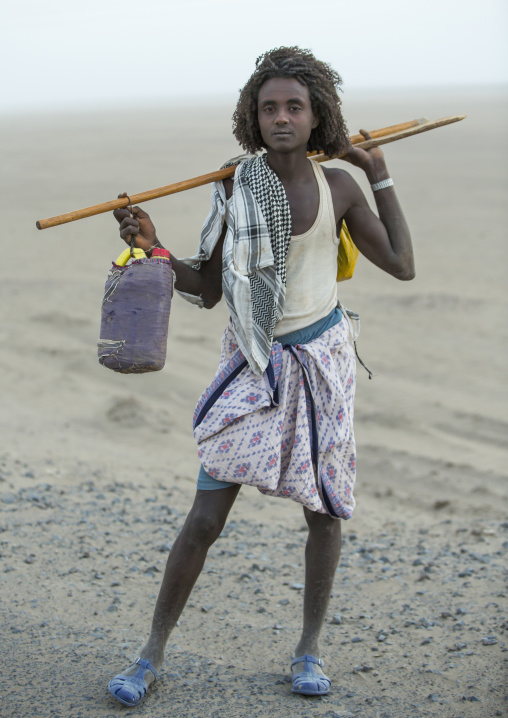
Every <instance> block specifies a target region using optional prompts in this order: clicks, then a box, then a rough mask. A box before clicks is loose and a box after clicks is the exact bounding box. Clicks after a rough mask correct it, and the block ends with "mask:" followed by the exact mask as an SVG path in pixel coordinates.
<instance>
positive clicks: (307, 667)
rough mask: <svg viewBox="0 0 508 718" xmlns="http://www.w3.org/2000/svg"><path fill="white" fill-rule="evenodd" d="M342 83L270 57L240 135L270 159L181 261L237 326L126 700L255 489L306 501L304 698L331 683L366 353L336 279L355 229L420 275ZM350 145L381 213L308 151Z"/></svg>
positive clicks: (142, 233)
mask: <svg viewBox="0 0 508 718" xmlns="http://www.w3.org/2000/svg"><path fill="white" fill-rule="evenodd" d="M340 83H341V79H340V77H339V76H338V75H337V73H336V72H335V71H334V70H332V69H331V68H330V67H329V66H328V65H326V64H325V63H323V62H320V61H318V60H316V58H315V57H314V56H313V55H312V54H311V53H310V52H308V51H305V50H301V49H299V48H295V47H291V48H278V49H276V50H273V51H271V52H268V53H266V54H265V55H263V56H262V57H260V58H259V59H258V61H257V68H256V71H255V72H254V73H253V75H252V77H251V78H250V79H249V81H248V83H247V84H246V85H245V87H244V88H243V90H242V91H241V94H240V99H239V102H238V105H237V108H236V110H235V114H234V116H233V120H234V134H235V136H236V138H237V139H238V141H239V143H240V144H241V145H242V146H243V147H244V149H246V150H248V151H249V152H252V153H255V152H259V151H260V150H263V149H265V150H266V154H263V155H262V156H260V157H256V158H254V159H247V160H245V161H242V162H241V163H240V164H239V166H238V168H237V170H236V173H235V180H234V181H233V180H225V181H224V183H223V185H222V184H221V185H219V186H216V188H215V193H214V206H213V208H212V211H211V213H210V215H209V217H208V218H207V221H206V222H205V227H204V229H203V234H202V240H201V245H200V252H199V254H198V255H197V257H194V258H191V259H189V260H177V259H175V258H173V257H172V266H173V270H174V272H175V277H176V288H177V289H178V291H179V292H181V293H182V294H183V295H184V296H186V297H187V298H190V299H191V300H192V298H194V300H195V301H196V303H200V304H201V306H204V307H207V308H212V307H213V306H214V305H215V304H216V303H217V302H218V301H219V300H220V298H221V296H222V294H223V293H224V295H225V298H226V301H227V303H228V307H229V309H230V312H231V323H230V326H229V327H228V329H227V330H226V333H225V335H224V339H223V352H222V357H221V364H220V366H219V370H218V372H217V375H216V378H215V380H214V382H213V383H212V385H211V387H209V389H208V390H207V391H206V392H205V393H204V394H203V397H202V398H201V400H200V402H199V403H198V408H197V410H196V414H195V417H194V425H195V435H196V439H197V440H198V444H199V455H200V458H201V461H202V468H201V471H200V475H199V478H198V490H197V493H196V497H195V500H194V504H193V506H192V508H191V510H190V513H189V515H188V517H187V520H186V522H185V525H184V527H183V529H182V531H181V533H180V534H179V535H178V537H177V539H176V541H175V543H174V545H173V548H172V550H171V553H170V555H169V558H168V562H167V567H166V571H165V575H164V578H163V581H162V586H161V589H160V593H159V597H158V600H157V604H156V608H155V613H154V617H153V623H152V630H151V634H150V637H149V639H148V642H147V644H146V645H145V647H144V648H143V649H142V651H141V654H140V658H139V659H136V662H135V663H134V664H132V666H130V667H129V668H128V669H127V670H126V671H125V672H124V673H123V674H120V675H118V676H116V677H115V678H114V679H113V680H112V681H111V682H110V684H109V689H110V691H111V693H112V694H113V695H114V696H115V697H116V698H117V699H118V700H119V701H121V702H122V703H124V704H125V705H137V703H139V702H140V700H141V699H142V698H143V697H144V695H145V693H146V691H147V688H148V686H149V685H150V683H151V682H152V681H153V680H154V679H155V678H156V677H157V671H158V670H159V669H160V667H161V666H162V663H163V659H164V648H165V645H166V642H167V639H168V636H169V634H170V632H171V630H172V628H173V627H174V625H175V624H176V622H177V620H178V618H179V616H180V614H181V612H182V610H183V608H184V606H185V603H186V601H187V599H188V597H189V595H190V592H191V590H192V587H193V586H194V583H195V581H196V579H197V578H198V576H199V574H200V572H201V569H202V567H203V565H204V562H205V558H206V554H207V551H208V549H209V547H210V546H211V544H212V543H213V542H214V541H215V540H216V539H217V537H218V536H219V534H220V533H221V531H222V529H223V527H224V524H225V522H226V519H227V516H228V513H229V511H230V509H231V507H232V505H233V503H234V501H235V499H236V497H237V495H238V492H239V489H240V486H241V484H242V483H249V484H252V485H255V486H258V488H259V489H260V490H261V491H263V492H264V493H270V494H273V495H280V496H289V497H291V498H294V499H295V500H296V501H298V502H300V503H302V504H303V505H304V515H305V519H306V522H307V524H308V527H309V536H308V541H307V546H306V553H305V558H306V572H305V594H304V608H303V630H302V634H301V637H300V640H299V642H298V644H297V646H296V649H295V657H296V658H295V659H294V660H293V661H292V664H291V670H292V683H293V691H295V692H297V693H302V694H304V695H323V694H326V693H327V692H328V691H329V689H330V680H329V679H328V678H327V676H326V675H325V674H324V672H323V670H322V668H323V666H324V664H323V662H322V660H321V659H320V651H319V644H318V639H319V633H320V630H321V627H322V625H323V621H324V618H325V614H326V609H327V606H328V601H329V597H330V593H331V589H332V584H333V579H334V575H335V571H336V567H337V563H338V560H339V555H340V546H341V522H340V518H349V517H350V516H351V513H352V509H353V507H354V499H353V496H352V487H353V483H354V471H355V445H354V434H353V426H352V420H353V396H354V385H355V367H354V354H353V350H352V347H351V344H350V342H349V340H348V327H347V321H346V318H345V317H343V316H342V313H341V311H340V309H338V308H337V288H336V277H335V275H336V261H337V249H338V244H339V235H340V231H341V229H342V226H343V222H345V223H346V224H347V227H348V229H349V232H350V234H351V237H352V238H353V240H354V243H355V245H356V246H357V247H358V249H359V250H360V252H361V253H362V254H363V255H364V256H365V257H367V259H369V260H370V261H371V262H373V263H374V264H376V265H377V266H378V267H380V268H381V269H382V270H384V271H386V272H388V273H390V274H392V275H393V276H394V277H396V278H398V279H402V280H409V279H412V278H413V276H414V267H413V254H412V246H411V238H410V234H409V230H408V227H407V224H406V221H405V219H404V216H403V213H402V210H401V208H400V206H399V203H398V200H397V198H396V195H395V191H394V188H393V182H392V180H391V179H390V177H389V173H388V170H387V168H386V164H385V161H384V157H383V153H382V152H381V150H380V149H377V148H376V149H372V150H369V151H364V150H361V149H355V148H352V147H351V145H350V143H349V139H348V135H347V130H346V127H345V124H344V122H343V119H342V115H341V112H340V101H339V98H338V95H337V87H338V86H339V85H340ZM362 134H363V135H364V136H365V137H366V138H368V137H369V135H368V133H367V132H364V131H362ZM345 149H349V152H348V156H347V159H348V161H350V162H351V163H353V164H355V165H356V166H358V167H360V168H361V169H363V170H364V171H365V173H366V175H367V177H368V179H369V182H370V183H371V185H372V189H373V191H374V196H375V198H376V204H377V209H378V213H379V217H377V216H376V215H375V214H374V213H373V212H372V211H371V210H370V208H369V206H368V204H367V201H366V199H365V197H364V196H363V194H362V192H361V191H360V189H359V187H358V185H357V184H356V183H355V181H354V180H353V179H352V178H351V176H350V175H349V174H348V173H347V172H345V171H344V170H341V169H324V170H323V169H322V168H321V167H320V166H319V165H318V164H317V163H315V162H312V161H310V160H309V159H308V158H307V152H308V151H310V150H322V151H324V152H325V153H326V154H328V155H336V154H339V153H340V152H341V151H343V150H345ZM115 216H116V218H117V220H118V221H119V222H120V234H121V236H122V238H123V239H124V240H125V241H129V238H130V237H131V236H133V235H134V236H135V237H136V244H137V246H139V247H141V248H143V249H145V250H146V251H147V252H150V251H153V252H154V253H156V254H161V253H162V254H164V253H165V254H166V255H167V254H168V253H167V250H164V249H163V248H162V245H161V244H160V242H159V240H158V239H157V237H156V233H155V228H154V226H153V224H152V222H151V220H150V218H149V217H148V215H147V214H146V213H145V212H143V211H142V210H140V209H139V208H134V211H133V216H131V215H130V214H129V212H127V210H117V211H116V212H115ZM267 238H268V239H267ZM233 445H234V446H235V449H234V451H233V452H232V453H233V454H234V460H233V459H232V458H231V456H229V455H228V448H229V447H230V446H233Z"/></svg>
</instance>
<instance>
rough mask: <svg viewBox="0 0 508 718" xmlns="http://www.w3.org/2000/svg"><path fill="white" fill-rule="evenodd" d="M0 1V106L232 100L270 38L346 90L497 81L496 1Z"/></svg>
mask: <svg viewBox="0 0 508 718" xmlns="http://www.w3.org/2000/svg"><path fill="white" fill-rule="evenodd" d="M0 2H1V3H2V42H1V44H0V67H2V71H3V72H2V75H3V77H2V93H1V99H0V110H8V111H10V110H16V109H35V108H37V107H39V108H41V109H47V108H50V107H52V106H53V107H56V108H61V107H66V106H76V105H78V106H80V105H82V106H90V105H100V104H103V103H104V102H108V103H115V104H118V102H119V101H120V100H121V98H122V97H123V98H124V99H125V102H126V106H128V108H129V109H132V107H133V106H135V104H136V103H137V102H142V101H143V100H144V99H149V100H150V101H151V100H155V101H164V100H165V98H168V99H169V98H174V97H182V96H185V97H189V96H191V97H196V98H199V97H200V96H204V95H214V96H217V97H218V96H220V95H222V96H226V95H229V96H232V95H233V96H236V93H237V90H238V89H239V88H240V87H241V86H242V85H243V84H244V82H245V81H246V80H247V78H248V77H249V75H250V74H251V72H252V71H253V69H254V61H255V59H256V57H257V56H258V55H260V54H261V53H262V52H264V51H265V50H268V49H270V48H273V47H277V46H280V45H300V46H301V47H305V48H310V49H312V50H313V51H314V53H315V54H316V55H317V56H318V57H319V58H320V59H323V60H325V61H327V62H330V63H331V64H332V65H333V66H334V67H335V69H337V70H338V71H339V72H340V73H341V74H342V76H343V78H344V83H345V87H346V88H347V89H350V88H366V87H397V86H399V87H400V86H407V85H413V86H415V85H416V86H422V85H427V86H442V85H449V84H461V85H470V86H471V89H472V92H474V88H475V87H476V86H478V85H479V84H485V83H508V49H507V48H508V42H507V40H508V2H507V0H480V2H476V1H475V2H473V0H423V1H418V2H409V1H408V0H376V1H375V2H374V0H363V2H358V1H353V0H349V1H348V2H345V1H344V0H334V1H333V2H329V1H328V0H305V2H303V0H291V1H290V2H286V1H285V0H256V1H254V2H246V1H243V0H186V2H179V1H177V0H144V2H141V1H140V0H136V1H135V0H86V2H85V1H84V0H45V2H40V0H0ZM127 98H128V99H127Z"/></svg>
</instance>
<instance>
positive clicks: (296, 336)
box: [274, 307, 342, 347]
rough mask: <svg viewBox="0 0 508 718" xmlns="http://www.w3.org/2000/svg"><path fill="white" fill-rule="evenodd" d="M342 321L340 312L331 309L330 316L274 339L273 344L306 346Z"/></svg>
mask: <svg viewBox="0 0 508 718" xmlns="http://www.w3.org/2000/svg"><path fill="white" fill-rule="evenodd" d="M341 319H342V312H341V311H340V309H339V308H338V307H335V309H332V311H331V312H330V314H327V315H326V317H323V319H318V320H317V322H314V324H309V326H308V327H304V328H303V329H297V330H296V331H294V332H289V334H282V336H280V337H276V338H275V339H274V341H275V342H279V344H282V346H288V345H289V346H292V347H294V346H295V345H296V344H308V343H309V342H311V341H313V340H314V339H317V338H318V337H320V336H321V334H323V332H326V330H327V329H330V328H331V327H334V326H335V325H336V324H338V323H339V322H340V320H341Z"/></svg>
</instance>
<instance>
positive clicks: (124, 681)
mask: <svg viewBox="0 0 508 718" xmlns="http://www.w3.org/2000/svg"><path fill="white" fill-rule="evenodd" d="M135 663H137V664H138V665H139V668H138V670H137V671H136V673H135V674H134V675H133V676H125V675H124V674H123V673H120V674H119V675H118V676H115V677H114V678H112V679H111V680H110V682H109V683H108V688H109V692H110V693H111V695H112V696H113V697H114V698H116V699H117V701H120V703H123V704H124V706H137V705H138V704H139V703H141V701H142V700H143V698H144V697H145V695H146V692H147V690H148V683H147V682H146V681H145V675H146V672H147V671H150V673H153V675H154V677H155V679H157V678H158V677H159V674H158V673H157V671H156V670H155V668H154V667H153V666H152V664H151V663H150V661H147V660H145V659H144V658H136V659H135V661H134V663H133V664H132V665H134V664H135Z"/></svg>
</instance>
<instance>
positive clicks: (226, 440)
mask: <svg viewBox="0 0 508 718" xmlns="http://www.w3.org/2000/svg"><path fill="white" fill-rule="evenodd" d="M355 384H356V359H355V354H354V349H353V347H352V346H351V343H350V341H349V335H348V324H347V322H346V321H345V320H344V319H343V320H342V321H340V322H339V323H338V324H336V325H335V326H333V327H331V328H330V329H327V330H326V331H325V332H323V334H321V336H319V337H318V338H317V339H314V340H313V341H311V342H309V343H308V344H297V345H295V346H285V347H283V346H282V345H281V344H280V343H279V342H278V341H277V340H274V342H273V345H272V350H271V354H270V360H269V363H268V366H267V368H266V371H265V372H264V374H263V375H261V376H258V375H256V374H254V372H253V371H252V370H251V369H250V368H249V366H248V363H247V361H246V359H245V357H244V355H243V354H242V352H241V350H240V349H239V348H238V345H237V343H236V340H235V337H234V334H233V330H232V328H231V325H229V326H228V327H227V328H226V330H225V332H224V335H223V338H222V349H221V359H220V364H219V368H218V370H217V373H216V375H215V378H214V380H213V381H212V383H211V384H210V386H209V387H208V389H206V391H205V392H204V393H203V394H202V396H201V398H200V399H199V401H198V404H197V407H196V411H195V413H194V436H195V438H196V441H197V443H198V455H199V458H200V460H201V463H202V464H203V467H204V468H205V470H206V471H207V472H208V473H209V474H210V476H212V477H213V478H215V479H217V480H219V481H231V482H234V483H239V484H249V485H251V486H256V487H257V488H258V489H259V490H260V491H261V492H262V493H264V494H269V495H271V496H281V497H285V498H291V499H293V500H294V501H297V502H298V503H301V504H303V505H304V506H306V507H307V508H309V509H311V510H312V511H318V512H320V513H328V514H329V515H330V516H332V517H334V518H342V519H348V518H350V517H351V515H352V513H353V508H354V506H355V500H354V498H353V486H354V481H355V470H356V449H355V440H354V433H353V402H354V393H355Z"/></svg>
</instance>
